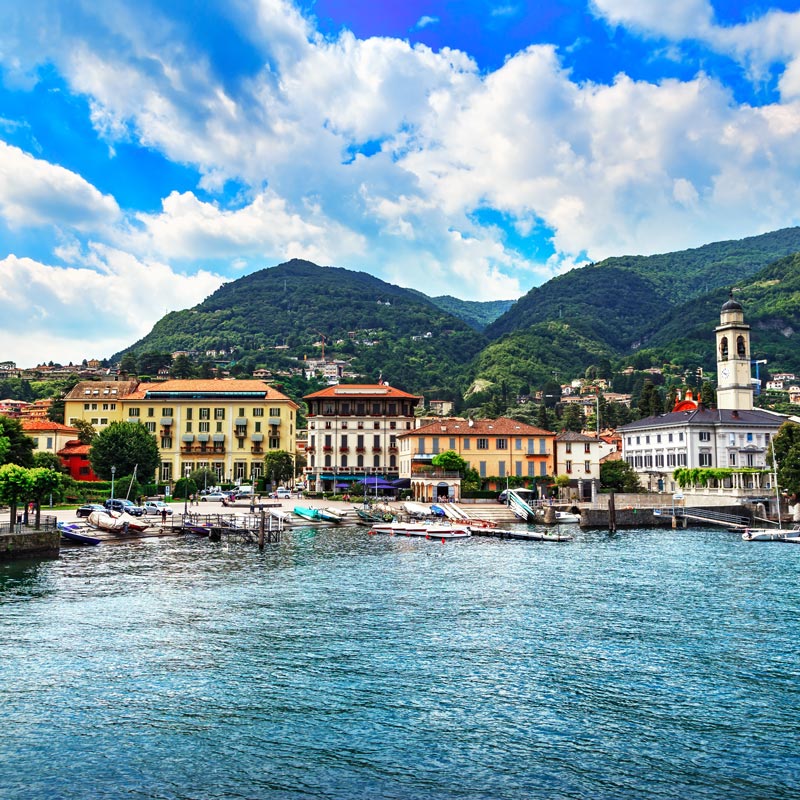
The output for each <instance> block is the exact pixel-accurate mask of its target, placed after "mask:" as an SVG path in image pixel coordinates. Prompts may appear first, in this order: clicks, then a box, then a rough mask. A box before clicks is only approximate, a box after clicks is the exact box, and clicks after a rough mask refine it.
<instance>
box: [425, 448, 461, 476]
mask: <svg viewBox="0 0 800 800" xmlns="http://www.w3.org/2000/svg"><path fill="white" fill-rule="evenodd" d="M431 464H432V465H433V466H434V467H436V468H437V469H444V470H447V471H448V472H457V473H458V474H459V475H460V476H461V477H462V478H463V477H464V473H465V472H466V471H467V469H469V464H468V463H467V462H466V461H465V460H464V459H463V458H461V456H460V455H459V454H458V453H456V451H455V450H445V451H444V452H442V453H439V454H438V455H435V456H434V457H433V458H432V459H431Z"/></svg>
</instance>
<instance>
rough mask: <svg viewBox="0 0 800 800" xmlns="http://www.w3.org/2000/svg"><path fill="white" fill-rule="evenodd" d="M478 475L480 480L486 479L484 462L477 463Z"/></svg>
mask: <svg viewBox="0 0 800 800" xmlns="http://www.w3.org/2000/svg"><path fill="white" fill-rule="evenodd" d="M479 441H480V440H479ZM478 474H479V475H480V476H481V478H485V477H486V462H485V461H479V462H478Z"/></svg>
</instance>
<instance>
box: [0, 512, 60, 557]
mask: <svg viewBox="0 0 800 800" xmlns="http://www.w3.org/2000/svg"><path fill="white" fill-rule="evenodd" d="M24 519H25V517H24V515H23V514H22V513H20V514H19V515H18V516H17V522H16V523H14V524H12V523H10V522H6V523H2V524H0V560H10V559H15V558H53V557H55V556H57V555H58V553H59V549H60V546H61V534H60V533H59V530H58V524H57V519H56V517H54V516H50V515H49V514H48V515H46V514H42V515H41V517H40V518H39V527H38V528H36V527H34V525H33V520H31V519H30V517H29V518H28V522H27V523H26V522H23V520H24Z"/></svg>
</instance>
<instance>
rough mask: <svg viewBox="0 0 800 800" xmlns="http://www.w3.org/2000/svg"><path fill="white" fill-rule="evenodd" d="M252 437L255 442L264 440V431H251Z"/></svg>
mask: <svg viewBox="0 0 800 800" xmlns="http://www.w3.org/2000/svg"><path fill="white" fill-rule="evenodd" d="M250 439H251V440H252V441H254V442H263V441H264V434H263V433H251V434H250Z"/></svg>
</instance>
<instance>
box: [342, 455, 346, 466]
mask: <svg viewBox="0 0 800 800" xmlns="http://www.w3.org/2000/svg"><path fill="white" fill-rule="evenodd" d="M342 466H343V467H346V466H347V456H342Z"/></svg>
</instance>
